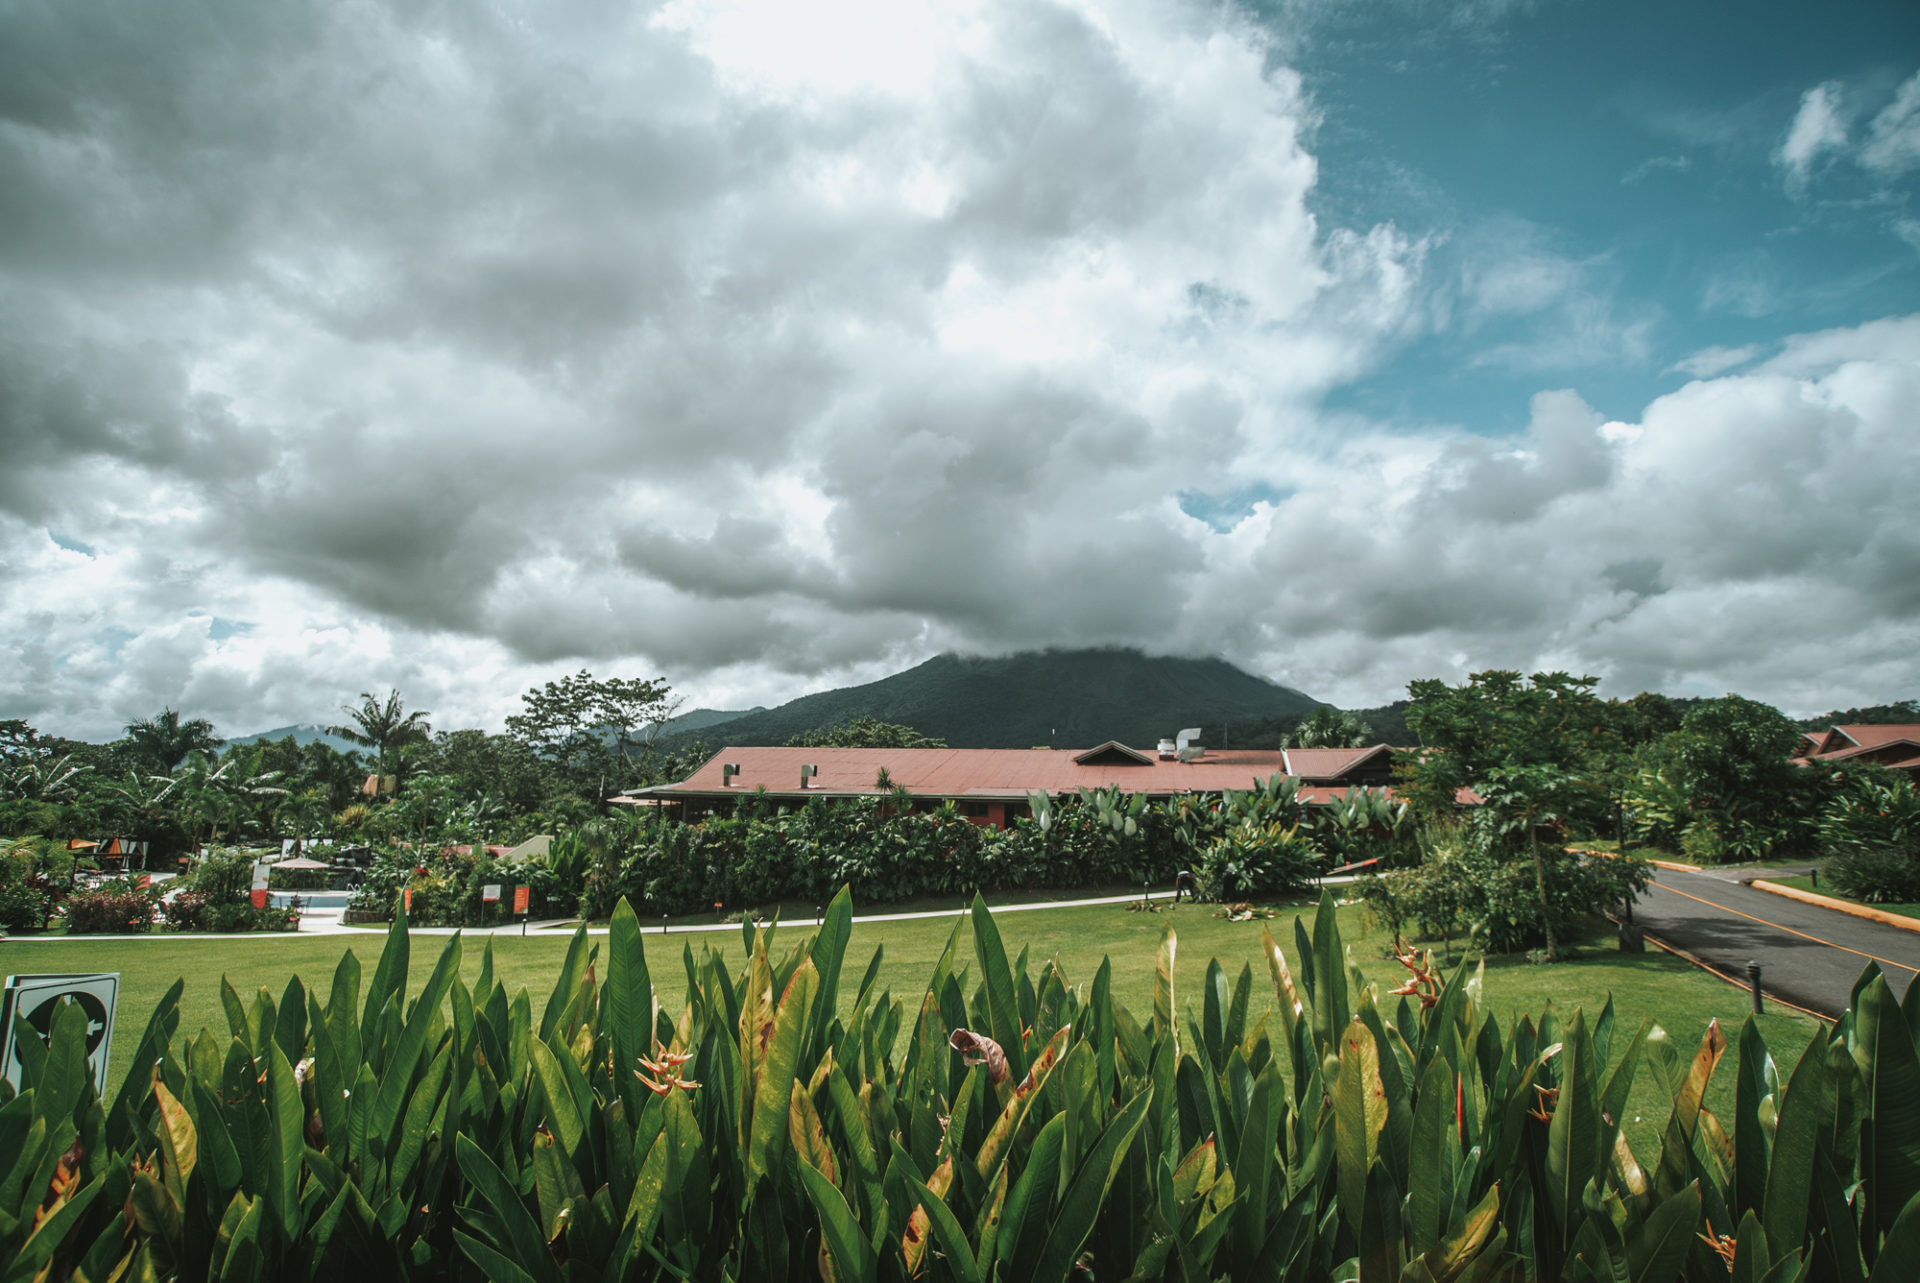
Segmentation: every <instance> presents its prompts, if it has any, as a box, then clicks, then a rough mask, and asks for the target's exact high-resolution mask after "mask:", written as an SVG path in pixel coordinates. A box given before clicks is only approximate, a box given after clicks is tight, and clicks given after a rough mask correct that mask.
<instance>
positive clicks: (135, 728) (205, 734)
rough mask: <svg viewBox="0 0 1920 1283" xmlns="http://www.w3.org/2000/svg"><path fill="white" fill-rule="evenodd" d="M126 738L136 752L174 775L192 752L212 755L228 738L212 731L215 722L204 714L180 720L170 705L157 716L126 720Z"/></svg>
mask: <svg viewBox="0 0 1920 1283" xmlns="http://www.w3.org/2000/svg"><path fill="white" fill-rule="evenodd" d="M127 739H128V740H130V741H132V744H131V747H132V749H133V751H134V752H135V753H137V754H138V755H139V756H141V757H142V758H144V759H145V760H146V762H147V764H148V765H149V766H150V767H152V768H153V769H154V770H156V771H158V772H159V773H160V774H162V775H171V774H173V773H174V771H176V770H178V769H179V767H180V763H182V762H184V761H186V760H187V754H189V753H205V754H206V755H208V756H209V757H211V756H212V755H213V754H214V753H215V752H216V751H218V750H219V748H220V746H221V745H222V744H225V743H226V741H225V740H223V739H221V738H220V737H219V736H218V735H215V734H214V733H213V723H212V722H210V721H208V720H207V719H206V718H204V717H195V718H192V719H191V720H189V721H185V722H183V721H181V720H180V714H178V713H176V712H174V711H173V710H172V709H171V708H168V709H162V710H161V712H160V715H159V716H158V717H149V718H147V719H145V720H144V721H138V722H129V723H127Z"/></svg>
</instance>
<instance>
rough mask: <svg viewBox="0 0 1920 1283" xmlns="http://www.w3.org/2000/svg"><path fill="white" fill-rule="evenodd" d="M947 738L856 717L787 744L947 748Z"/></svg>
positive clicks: (788, 745)
mask: <svg viewBox="0 0 1920 1283" xmlns="http://www.w3.org/2000/svg"><path fill="white" fill-rule="evenodd" d="M946 746H947V742H946V741H945V740H943V739H934V738H932V737H931V736H927V735H922V734H921V733H920V732H919V731H916V730H914V729H913V727H911V726H906V725H903V724H902V723H899V722H883V721H881V720H880V719H879V718H877V717H856V718H854V719H853V720H851V721H846V722H838V723H835V724H834V725H832V726H817V727H815V728H814V729H813V730H810V731H802V732H801V733H800V734H798V735H796V736H794V737H793V738H792V739H790V740H788V741H787V747H788V748H945V747H946Z"/></svg>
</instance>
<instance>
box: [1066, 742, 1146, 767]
mask: <svg viewBox="0 0 1920 1283" xmlns="http://www.w3.org/2000/svg"><path fill="white" fill-rule="evenodd" d="M1073 760H1074V764H1075V765H1077V766H1152V765H1153V762H1154V759H1153V758H1151V757H1149V756H1147V755H1146V754H1145V753H1142V752H1140V751H1139V750H1138V749H1132V748H1128V747H1127V746H1126V745H1125V744H1122V743H1121V742H1120V741H1119V740H1108V741H1107V742H1106V743H1104V744H1097V745H1095V746H1094V747H1092V748H1090V749H1088V750H1087V751H1086V752H1084V753H1075V754H1074V755H1073Z"/></svg>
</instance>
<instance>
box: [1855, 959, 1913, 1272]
mask: <svg viewBox="0 0 1920 1283" xmlns="http://www.w3.org/2000/svg"><path fill="white" fill-rule="evenodd" d="M1853 1058H1854V1063H1855V1064H1857V1065H1858V1066H1859V1068H1860V1076H1861V1080H1862V1082H1863V1083H1864V1085H1865V1088H1866V1098H1865V1111H1864V1117H1863V1120H1862V1125H1861V1129H1860V1179H1861V1181H1862V1183H1863V1185H1864V1187H1865V1188H1864V1192H1865V1194H1866V1211H1867V1222H1866V1228H1865V1230H1864V1231H1863V1232H1864V1234H1865V1236H1866V1237H1867V1238H1868V1240H1869V1243H1871V1241H1872V1239H1873V1237H1874V1235H1875V1233H1876V1232H1877V1233H1881V1234H1884V1233H1886V1232H1888V1231H1890V1230H1891V1229H1892V1228H1893V1223H1894V1220H1895V1219H1896V1218H1897V1217H1898V1216H1899V1215H1900V1213H1901V1211H1902V1210H1904V1209H1905V1208H1906V1206H1907V1204H1908V1203H1909V1202H1910V1201H1912V1199H1913V1197H1914V1195H1915V1194H1920V1056H1916V1054H1915V1052H1914V1047H1913V1036H1912V1034H1911V1033H1909V1032H1908V1030H1907V1021H1906V1017H1905V1016H1903V1015H1902V1014H1901V1013H1900V1005H1899V1003H1898V1002H1896V1001H1895V1000H1894V996H1893V990H1892V989H1890V988H1888V986H1887V981H1886V978H1885V977H1884V976H1878V975H1876V976H1874V977H1873V979H1872V980H1871V981H1870V982H1869V983H1868V985H1867V987H1866V991H1865V992H1864V993H1862V994H1861V995H1860V1001H1859V1004H1858V1006H1857V1007H1856V1008H1855V1009H1854V1043H1853Z"/></svg>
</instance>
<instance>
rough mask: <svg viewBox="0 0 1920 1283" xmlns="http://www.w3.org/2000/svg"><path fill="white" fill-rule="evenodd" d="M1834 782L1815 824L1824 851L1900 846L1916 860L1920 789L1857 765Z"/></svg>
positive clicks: (1897, 777)
mask: <svg viewBox="0 0 1920 1283" xmlns="http://www.w3.org/2000/svg"><path fill="white" fill-rule="evenodd" d="M1836 783H1837V784H1838V786H1839V787H1838V788H1837V790H1836V792H1835V794H1834V796H1833V797H1832V798H1831V799H1830V800H1829V801H1828V803H1827V805H1826V807H1825V808H1824V809H1823V810H1822V811H1821V813H1820V818H1819V821H1818V824H1817V826H1816V829H1817V832H1818V835H1819V844H1820V847H1821V849H1822V850H1823V851H1825V852H1826V853H1828V854H1830V855H1837V854H1839V853H1840V852H1843V851H1864V850H1903V851H1906V852H1908V853H1909V855H1910V856H1912V857H1915V858H1920V788H1916V787H1915V785H1914V782H1913V781H1912V780H1910V779H1908V778H1906V777H1905V776H1901V775H1895V774H1893V773H1892V772H1885V773H1884V774H1883V775H1881V776H1879V777H1876V776H1874V775H1870V774H1868V773H1866V772H1863V771H1859V770H1857V769H1856V770H1854V771H1852V772H1849V773H1848V776H1847V777H1845V778H1841V779H1838V780H1837V781H1836Z"/></svg>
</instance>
